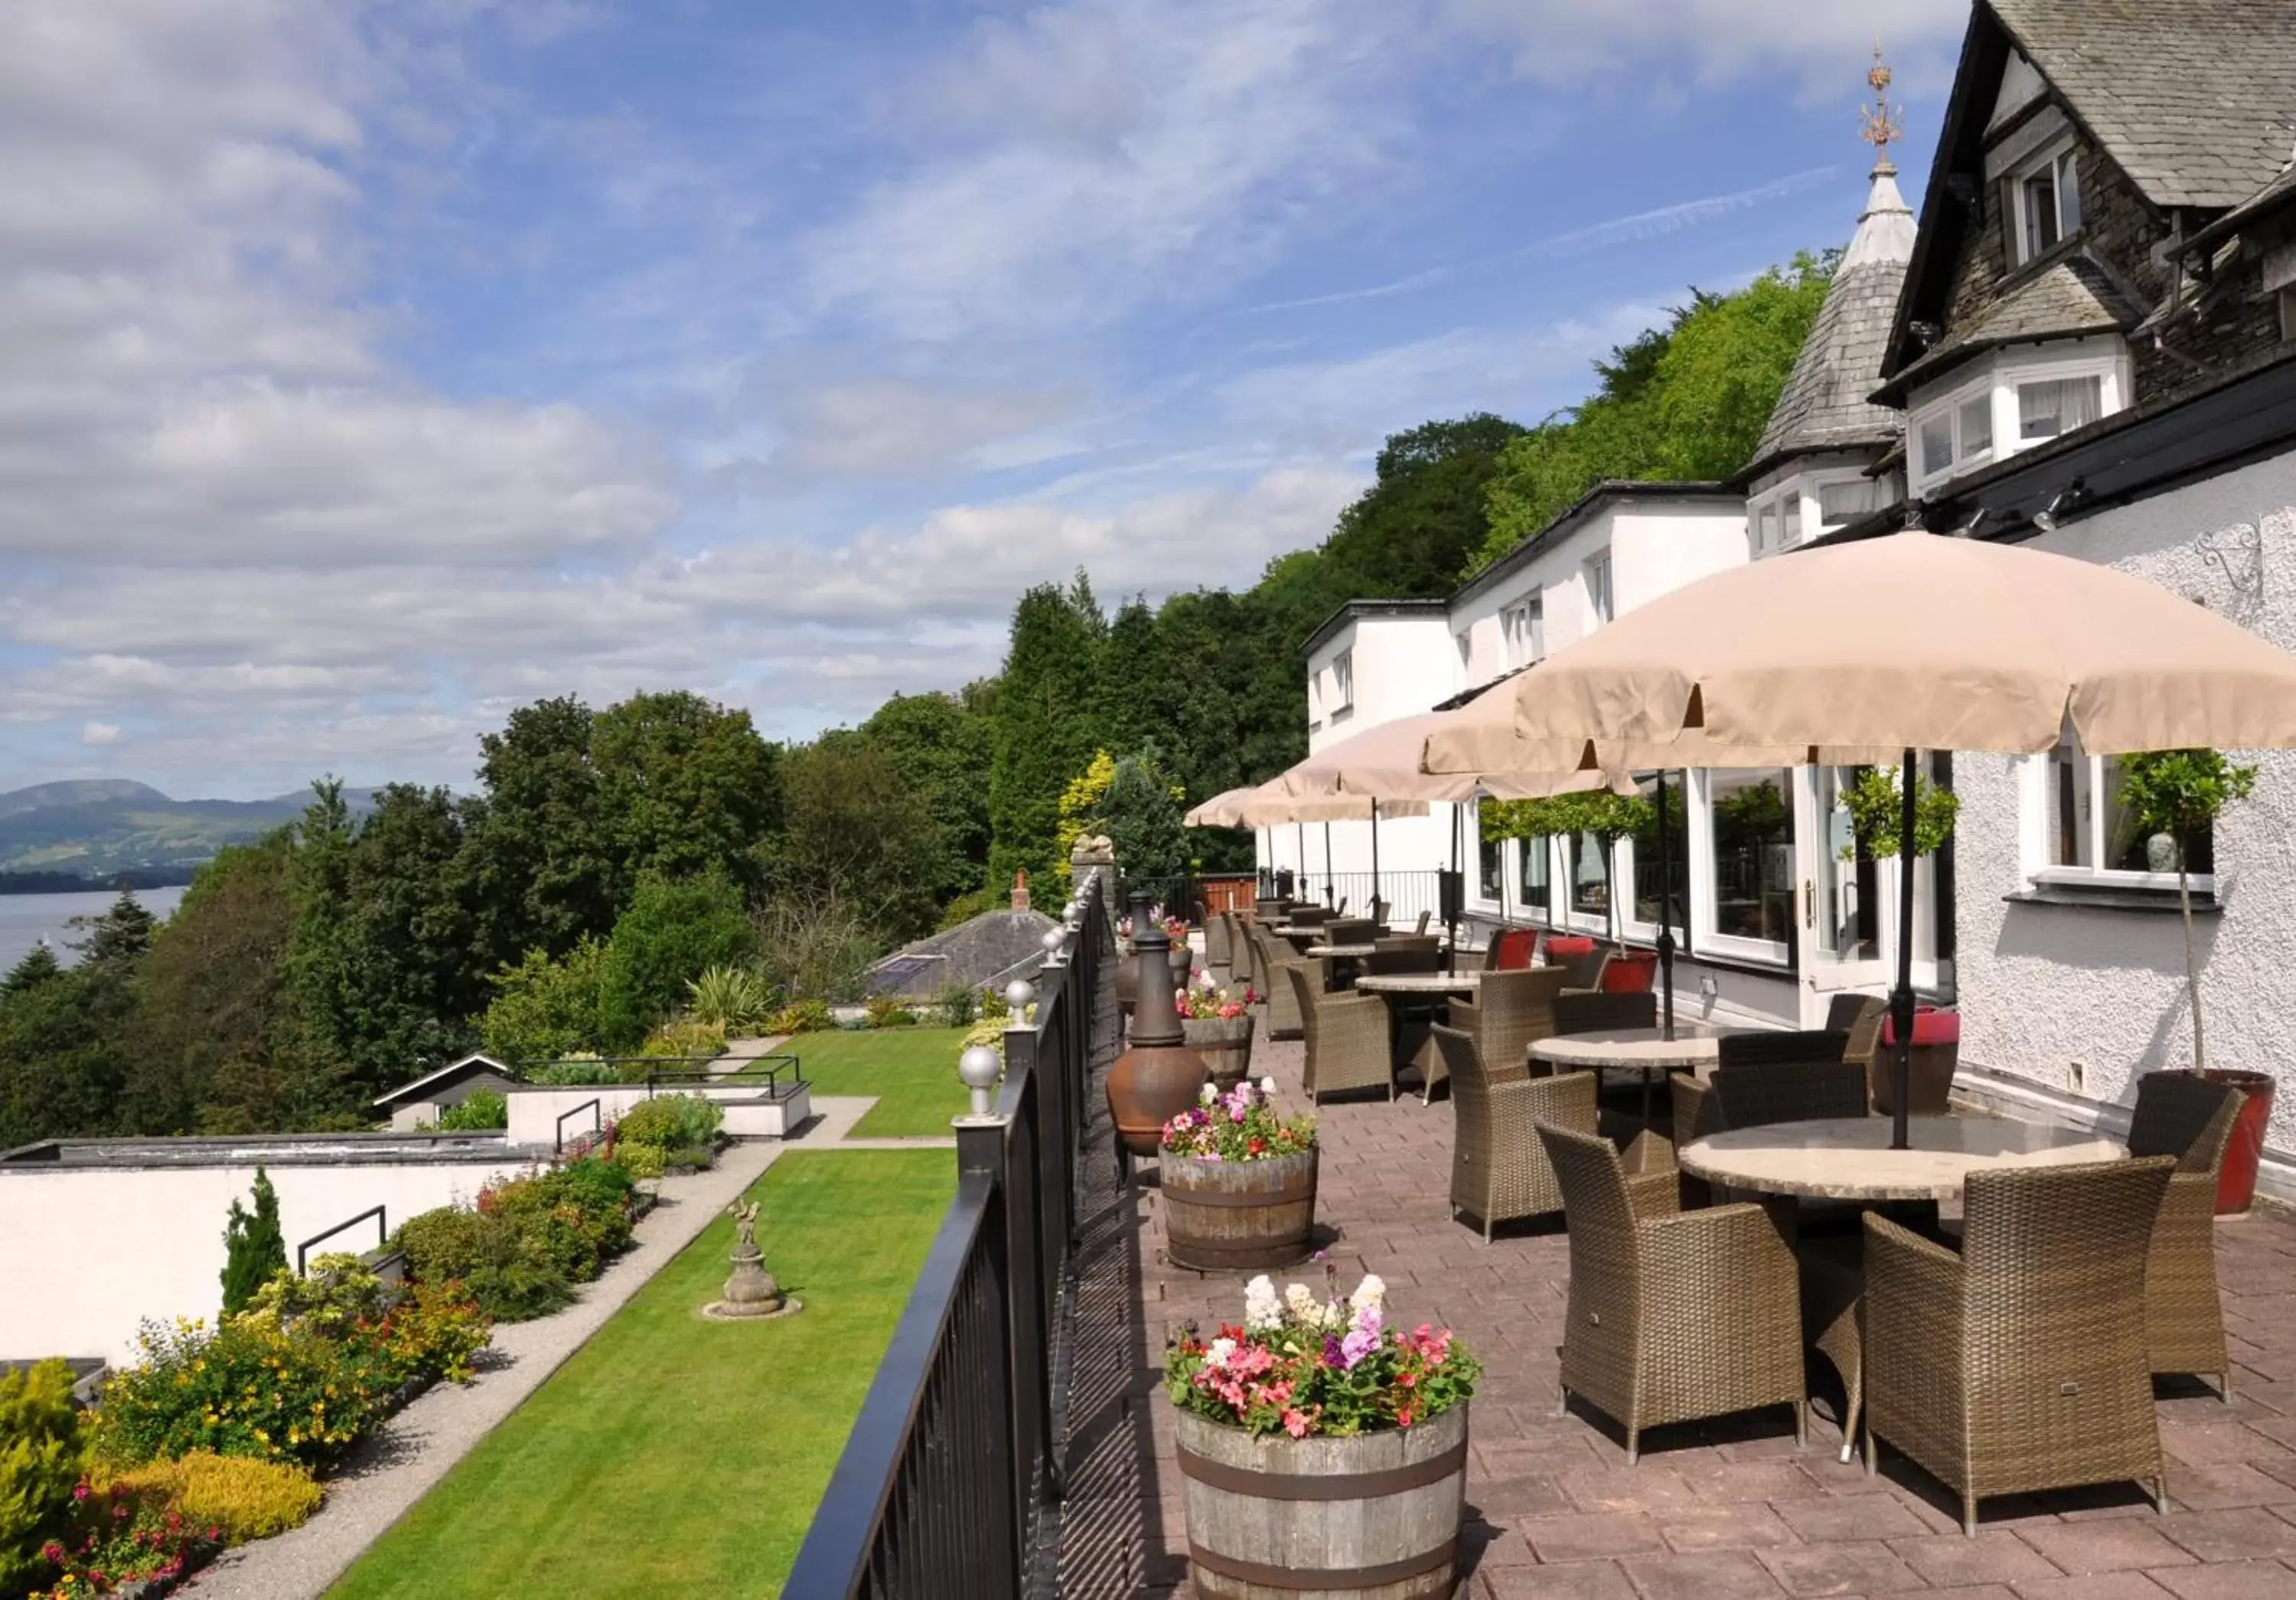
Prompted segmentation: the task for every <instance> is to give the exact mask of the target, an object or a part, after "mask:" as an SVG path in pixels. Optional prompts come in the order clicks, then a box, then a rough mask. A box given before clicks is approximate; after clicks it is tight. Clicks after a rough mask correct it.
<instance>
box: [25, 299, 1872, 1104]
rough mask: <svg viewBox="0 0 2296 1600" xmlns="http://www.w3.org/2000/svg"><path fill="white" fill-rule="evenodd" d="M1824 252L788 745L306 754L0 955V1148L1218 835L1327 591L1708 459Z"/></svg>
mask: <svg viewBox="0 0 2296 1600" xmlns="http://www.w3.org/2000/svg"><path fill="white" fill-rule="evenodd" d="M1830 269H1831V262H1830V260H1820V259H1816V258H1809V257H1801V258H1797V259H1796V260H1795V261H1794V263H1793V264H1792V266H1791V267H1786V268H1784V269H1781V270H1778V271H1775V272H1771V273H1767V274H1765V275H1762V276H1761V277H1759V278H1758V279H1757V280H1755V281H1754V282H1753V283H1751V284H1750V285H1748V286H1747V287H1746V288H1744V289H1742V290H1739V291H1734V292H1733V293H1729V294H1709V293H1704V292H1693V296H1692V298H1691V299H1690V301H1689V303H1688V304H1687V305H1685V306H1684V307H1682V308H1679V309H1678V310H1677V311H1676V312H1674V313H1673V315H1672V316H1671V317H1670V318H1669V321H1668V323H1667V324H1666V325H1665V326H1663V327H1661V328H1656V329H1652V330H1651V331H1650V332H1647V333H1645V334H1644V335H1643V336H1642V337H1641V338H1639V339H1637V340H1636V341H1634V342H1633V343H1631V344H1629V345H1627V346H1624V347H1621V348H1620V349H1616V350H1613V351H1612V352H1611V356H1610V357H1609V358H1608V359H1606V360H1604V361H1602V362H1599V363H1597V364H1596V366H1595V372H1596V375H1597V378H1598V383H1597V386H1596V389H1595V393H1594V394H1593V395H1592V396H1590V397H1589V398H1587V400H1586V401H1585V402H1584V403H1582V404H1581V405H1579V406H1577V407H1575V408H1573V409H1572V410H1570V411H1568V412H1565V413H1559V414H1555V415H1554V416H1551V417H1548V418H1546V419H1545V420H1544V421H1542V422H1540V423H1538V424H1536V425H1534V426H1529V427H1526V426H1523V425H1521V424H1519V423H1512V422H1508V421H1505V420H1503V419H1501V418H1499V417H1497V416H1492V415H1488V414H1477V415H1472V416H1468V417H1464V418H1460V419H1457V420H1456V421H1446V422H1431V423H1423V424H1422V425H1421V426H1418V427H1416V428H1413V429H1411V430H1409V431H1406V432H1401V433H1398V434H1395V435H1394V436H1392V437H1391V438H1390V439H1388V440H1387V442H1386V445H1385V447H1383V448H1382V450H1381V451H1380V453H1379V455H1378V459H1377V463H1376V472H1375V477H1374V481H1373V483H1372V484H1371V486H1370V487H1369V488H1366V489H1365V491H1364V493H1363V495H1362V496H1360V497H1359V498H1358V499H1357V500H1356V501H1355V502H1354V503H1353V504H1352V505H1349V506H1348V507H1347V508H1346V509H1345V510H1344V511H1343V512H1342V513H1341V515H1340V517H1339V521H1338V525H1337V526H1336V527H1335V528H1334V529H1333V531H1332V534H1331V536H1330V537H1328V538H1326V539H1325V540H1324V542H1323V544H1322V545H1320V546H1317V547H1316V548H1315V549H1312V550H1301V551H1297V552H1294V553H1292V554H1288V555H1284V556H1282V557H1280V558H1278V559H1277V560H1275V561H1274V562H1270V563H1269V565H1268V567H1267V570H1266V572H1265V573H1264V574H1263V575H1262V576H1261V578H1260V579H1259V582H1258V583H1256V584H1255V585H1253V586H1252V587H1251V588H1248V589H1244V590H1241V591H1229V590H1225V589H1196V590H1191V591H1188V592H1185V593H1181V594H1177V595H1172V596H1171V597H1170V598H1169V599H1167V600H1165V601H1164V602H1163V603H1161V604H1160V605H1158V606H1154V607H1151V606H1149V605H1148V604H1147V603H1145V602H1144V601H1143V600H1140V599H1137V598H1129V599H1124V600H1122V601H1121V602H1120V603H1118V604H1117V605H1116V606H1115V608H1114V610H1113V611H1109V610H1107V609H1105V608H1104V606H1103V602H1102V601H1101V599H1100V597H1099V596H1097V595H1095V594H1094V593H1093V590H1092V587H1091V583H1090V579H1089V578H1088V577H1087V575H1086V574H1084V573H1078V575H1077V576H1076V577H1075V578H1074V579H1073V580H1072V581H1070V583H1068V584H1066V585H1043V586H1039V587H1036V588H1033V589H1030V590H1029V592H1028V593H1027V594H1025V595H1021V598H1020V601H1019V603H1018V604H1017V605H1016V607H1015V608H1014V611H1013V625H1012V636H1011V643H1010V648H1009V651H1008V652H1007V655H1006V659H1005V665H1004V669H1003V671H1002V672H1001V673H1000V674H999V675H998V676H997V677H993V678H989V679H985V680H983V681H980V682H978V683H974V684H970V685H965V686H964V688H963V689H962V690H959V691H956V692H955V693H928V694H914V695H901V696H897V697H895V698H894V699H892V700H890V701H888V702H886V703H885V704H884V705H883V706H881V707H880V708H879V709H878V710H877V711H876V712H875V713H874V714H873V715H872V716H871V717H870V718H868V719H867V720H866V721H865V722H864V723H862V724H861V725H860V726H858V727H855V728H850V729H839V730H836V731H833V732H831V733H828V734H823V735H822V736H821V737H820V738H819V739H817V740H816V741H814V742H813V743H809V744H800V745H788V746H783V745H777V744H775V743H771V742H769V741H767V739H765V738H764V737H763V736H761V735H760V734H758V731H757V730H756V728H755V727H754V726H752V724H751V721H750V716H749V713H748V712H746V711H742V710H732V709H728V708H726V707H721V706H717V705H713V704H711V703H709V702H707V701H704V700H702V699H701V698H700V697H698V696H695V695H693V694H689V693H659V694H647V693H642V694H635V695H633V696H632V697H631V698H630V699H628V700H626V701H623V702H619V704H616V705H612V706H609V707H606V708H605V709H603V710H594V709H592V708H590V707H588V706H586V705H584V704H582V703H580V702H577V701H574V700H570V699H560V700H545V701H539V702H536V703H534V704H532V705H529V706H526V707H524V708H522V709H521V710H517V711H515V712H513V713H512V715H511V717H510V718H509V720H508V722H507V723H506V724H505V725H504V726H503V728H502V729H501V730H500V731H498V732H496V733H493V734H488V735H487V736H486V737H485V738H484V739H483V740H482V741H481V748H480V768H479V785H478V789H477V792H474V793H471V794H465V795H457V794H453V793H450V792H447V790H445V789H443V788H430V789H426V788H420V787H415V786H412V785H406V784H395V785H391V786H389V787H386V788H384V789H382V790H381V791H380V792H378V793H377V794H376V796H375V799H374V803H373V809H372V810H371V811H368V812H365V813H364V814H362V815H358V816H354V815H353V814H352V812H351V810H350V808H348V806H347V805H346V804H345V802H344V800H343V796H342V793H341V792H340V785H339V784H334V783H332V782H327V783H323V784H320V785H319V787H318V791H317V799H316V801H315V802H314V803H313V804H312V805H311V807H310V808H309V809H308V810H307V812H306V813H305V815H304V816H302V818H301V819H300V820H299V821H298V822H296V823H295V824H293V825H290V826H288V827H286V828H283V829H282V830H280V832H279V833H276V834H275V835H274V836H272V837H271V838H269V839H267V840H266V841H264V842H262V843H261V844H258V845H254V846H249V847H241V848H233V849H226V850H225V851H224V852H223V854H222V855H221V856H220V857H218V858H217V860H216V861H215V862H214V863H213V864H212V865H210V866H207V867H206V868H204V869H202V870H201V873H200V874H199V876H198V878H197V880H196V881H195V882H193V886H192V888H191V890H190V891H189V892H188V893H187V894H186V895H185V896H184V902H183V905H182V907H180V908H179V909H178V910H177V912H176V915H174V916H173V917H171V918H170V919H169V920H168V923H166V924H165V925H164V926H159V927H154V926H153V925H152V923H151V920H150V919H149V918H148V917H147V916H145V915H143V913H142V912H141V911H140V909H139V908H137V907H136V906H135V903H134V901H133V900H132V899H126V898H123V900H122V901H121V903H120V904H119V905H118V906H116V907H114V908H113V909H112V911H111V913H110V914H109V915H106V916H104V917H103V918H102V919H100V920H98V921H96V922H95V923H93V924H91V925H90V926H89V927H87V928H86V929H85V930H83V932H82V937H81V939H80V940H79V941H78V942H79V943H80V945H81V957H82V958H81V960H80V961H79V963H78V964H77V965H76V966H74V967H72V968H70V970H59V969H58V968H57V966H56V965H55V964H54V961H53V956H51V955H49V954H48V953H46V952H44V951H36V952H34V954H33V955H32V956H29V957H28V958H27V959H26V960H25V961H24V962H23V963H21V964H19V965H18V966H17V967H16V968H15V969H14V970H13V971H12V972H9V973H8V974H7V975H6V976H5V978H4V979H0V1148H4V1147H6V1146H8V1145H13V1144H19V1143H22V1142H25V1141H27V1140H30V1139H33V1138H38V1137H47V1136H64V1135H88V1134H99V1133H168V1132H184V1131H193V1130H198V1131H212V1132H251V1131H263V1130H269V1129H275V1128H326V1127H342V1126H354V1125H357V1124H359V1123H362V1122H364V1121H365V1120H367V1115H368V1113H367V1111H366V1107H367V1105H368V1104H369V1102H370V1101H371V1100H372V1099H373V1095H375V1094H377V1093H378V1092H380V1091H381V1090H382V1089H384V1088H387V1087H391V1086H393V1085H395V1084H398V1083H400V1082H403V1081H405V1080H406V1079H408V1078H410V1077H412V1076H414V1075H415V1074H416V1073H418V1072H419V1071H422V1069H423V1068H424V1067H425V1066H426V1065H429V1064H435V1063H438V1062H439V1061H441V1060H444V1059H447V1058H450V1057H451V1056H452V1055H454V1054H457V1053H460V1052H462V1051H464V1050H466V1049H470V1048H473V1047H476V1046H480V1045H481V1044H484V1045H486V1046H488V1047H490V1048H494V1049H496V1050H498V1051H502V1052H504V1053H506V1054H511V1055H512V1056H514V1057H529V1056H532V1055H534V1054H545V1053H546V1054H561V1053H565V1052H569V1051H574V1050H583V1049H593V1050H598V1051H601V1052H603V1053H605V1054H615V1053H618V1052H627V1051H635V1050H638V1049H642V1048H644V1047H645V1046H646V1041H647V1040H648V1039H649V1038H653V1037H655V1036H656V1034H657V1031H658V1030H660V1028H661V1027H662V1025H663V1024H664V1023H665V1022H670V1021H671V1020H672V1019H674V1018H675V1016H676V1013H678V1011H679V1009H680V1007H681V1006H682V1005H683V1004H684V1002H685V997H686V994H687V989H686V985H687V982H688V981H689V980H691V979H693V978H694V977H697V976H699V975H700V973H701V972H702V971H703V970H705V969H706V968H709V967H711V966H720V965H727V966H735V967H748V968H750V969H752V970H754V971H756V972H757V973H758V976H759V977H760V979H762V980H763V981H764V982H765V984H766V985H767V988H768V989H770V990H771V991H772V992H773V993H775V995H776V996H777V997H783V998H793V997H813V998H845V997H849V995H850V994H851V993H853V992H854V991H855V990H856V989H857V984H858V981H859V976H860V972H861V970H862V968H863V966H864V965H865V964H866V962H867V961H868V960H869V959H870V958H872V957H873V956H874V955H876V954H879V953H881V952H882V951H883V950H885V949H886V948H890V947H891V946H892V945H894V944H896V943H898V942H900V941H901V940H904V939H909V938H913V937H915V936H916V935H918V934H920V933H922V932H925V931H930V930H931V928H933V927H934V926H935V925H937V924H940V923H948V922H953V921H956V920H961V919H962V918H963V917H964V916H966V915H972V913H973V912H975V911H977V910H979V909H981V908H983V907H985V906H988V905H990V904H996V903H1001V900H1002V898H1003V889H1004V886H1005V885H1006V884H1008V883H1009V882H1011V878H1012V874H1013V873H1014V871H1016V870H1019V869H1026V870H1028V871H1029V874H1030V875H1031V877H1032V878H1035V879H1037V880H1039V881H1040V882H1041V881H1045V880H1050V881H1051V882H1054V883H1058V882H1061V881H1062V879H1061V874H1060V870H1059V868H1060V866H1061V863H1062V857H1063V855H1064V850H1063V848H1062V844H1063V838H1064V835H1067V836H1072V835H1073V833H1074V832H1075V831H1076V830H1077V829H1078V827H1080V826H1086V825H1090V826H1093V827H1095V829H1096V830H1098V829H1105V830H1106V831H1109V832H1111V833H1116V834H1117V835H1118V838H1119V844H1120V845H1126V846H1128V858H1129V859H1130V860H1131V861H1132V863H1133V865H1134V866H1136V867H1139V868H1143V869H1145V870H1147V871H1149V872H1152V873H1154V872H1159V871H1177V870H1179V869H1180V868H1181V867H1183V866H1185V860H1183V859H1181V858H1180V852H1181V851H1183V850H1185V852H1186V853H1187V854H1188V855H1191V856H1193V857H1196V858H1200V859H1201V860H1202V861H1203V863H1204V864H1205V866H1208V867H1218V866H1241V865H1244V864H1247V863H1248V862H1249V860H1250V841H1249V840H1248V839H1247V838H1245V837H1244V836H1242V835H1224V834H1219V833H1201V834H1193V835H1190V836H1188V837H1187V839H1186V840H1185V842H1183V841H1180V839H1179V837H1178V835H1177V831H1176V830H1177V810H1178V807H1179V806H1180V805H1181V804H1182V803H1183V801H1184V800H1185V801H1193V800H1199V799H1201V798H1203V797H1205V796H1207V795H1210V794H1212V793H1215V792H1218V791H1220V790H1223V789H1227V788H1231V787H1234V786H1235V785H1237V784H1244V783H1249V782H1256V781H1258V780H1260V779H1263V778H1265V777H1267V776H1269V775H1272V774H1274V773H1275V772H1277V771H1280V770H1281V769H1282V768H1283V767H1286V766H1288V765H1290V764H1291V763H1292V762H1293V761H1295V760H1297V759H1300V756H1301V755H1302V754H1303V753H1304V752H1305V741H1306V726H1307V715H1306V705H1305V701H1304V693H1305V689H1304V682H1303V677H1302V674H1301V671H1300V648H1301V646H1302V644H1304V643H1305V641H1306V640H1307V638H1308V636H1309V635H1310V634H1311V633H1313V632H1314V631H1315V629H1316V628H1317V627H1318V626H1319V625H1321V624H1322V623H1323V621H1324V619H1326V618H1328V617H1329V616H1330V615H1331V614H1332V612H1333V611H1334V610H1335V609H1336V608H1338V607H1339V606H1340V605H1341V604H1342V603H1345V602H1347V601H1349V600H1351V599H1356V598H1359V597H1364V596H1382V597H1385V596H1397V597H1439V596H1441V595H1447V594H1448V593H1449V592H1450V591H1451V590H1452V589H1453V588H1454V587H1456V585H1457V584H1458V583H1459V582H1460V580H1461V579H1462V578H1464V577H1466V576H1468V575H1470V574H1471V573H1472V572H1474V571H1476V570H1480V568H1481V567H1482V566H1484V565H1486V564H1488V562H1490V561H1492V560H1494V559H1496V558H1497V556H1498V555H1500V554H1504V553H1505V551H1506V550H1508V549H1511V548H1513V546H1514V545H1515V544H1517V543H1518V542H1520V541H1521V539H1522V538H1523V537H1527V536H1529V534H1532V533H1535V532H1536V531H1537V530H1538V529H1540V528H1542V527H1544V526H1545V525H1546V523H1547V522H1548V521H1551V520H1552V519H1553V518H1554V516H1555V515H1556V514H1557V513H1559V512H1561V511H1562V510H1563V509H1565V508H1566V507H1568V506H1569V505H1570V504H1571V503H1572V502H1573V501H1575V500H1577V499H1578V498H1579V496H1582V495H1583V494H1584V493H1585V492H1586V491H1587V489H1588V488H1591V487H1593V485H1594V484H1595V483H1596V482H1597V481H1599V480H1603V479H1606V478H1632V479H1645V480H1647V479H1662V478H1726V477H1728V476H1729V475H1731V474H1732V473H1734V472H1736V471H1737V470H1738V469H1739V468H1740V467H1741V466H1743V464H1744V463H1745V461H1746V460H1747V458H1748V456H1749V455H1751V451H1752V448H1753V446H1754V442H1755V440H1756V439H1757V438H1758V437H1759V433H1760V431H1761V428H1762V425H1763V423H1764V421H1765V419H1767V415H1768V414H1769V411H1770V407H1771V406H1772V405H1773V404H1774V403H1775V399H1776V397H1777V394H1778V390H1779V389H1780V388H1781V387H1782V386H1783V384H1784V381H1785V377H1786V374H1787V373H1788V372H1789V370H1790V369H1791V367H1792V362H1793V358H1794V355H1795V352H1796V351H1797V350H1798V349H1800V344H1801V341H1802V339H1803V337H1804V335H1805V334H1806V333H1807V332H1808V328H1809V324H1810V323H1811V321H1812V319H1813V318H1814V317H1815V316H1816V311H1817V308H1818V305H1819V303H1820V301H1821V299H1823V296H1824V293H1825V283H1826V279H1827V276H1828V274H1829V272H1830ZM1096 758H1099V759H1097V760H1096ZM984 773H986V774H987V775H988V776H987V781H986V782H985V783H984V782H983V781H982V775H983V774H984ZM1064 800H1065V801H1066V803H1065V805H1064V803H1063V802H1064Z"/></svg>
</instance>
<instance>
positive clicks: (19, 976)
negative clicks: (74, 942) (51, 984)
mask: <svg viewBox="0 0 2296 1600" xmlns="http://www.w3.org/2000/svg"><path fill="white" fill-rule="evenodd" d="M63 970H64V969H63V964H62V963H61V962H60V961H58V960H57V959H56V953H55V952H54V951H53V950H52V949H50V948H48V942H47V940H45V939H42V940H41V941H40V942H39V943H38V944H36V945H34V946H33V947H32V948H30V949H29V950H27V951H25V952H24V954H23V955H22V956H21V957H19V958H18V960H17V962H16V964H15V965H14V966H12V967H10V968H9V969H8V972H7V975H6V976H5V977H0V1005H4V1004H6V1002H7V1001H8V1000H9V999H10V998H11V997H13V996H16V995H21V994H22V993H23V992H24V991H25V990H27V989H34V988H37V986H38V985H40V984H43V983H45V982H46V981H48V980H49V979H51V978H55V977H60V976H61V975H62V973H63Z"/></svg>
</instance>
